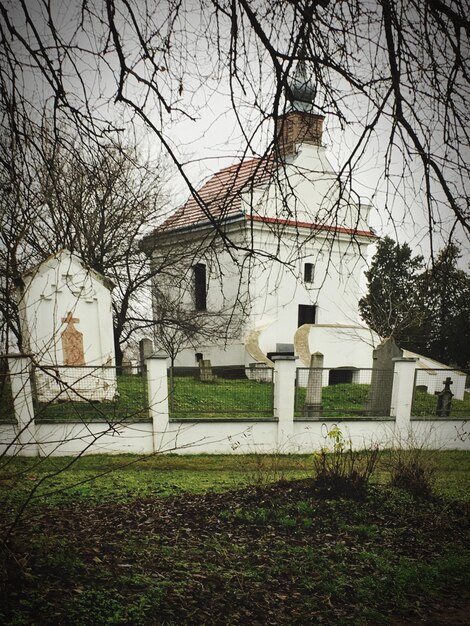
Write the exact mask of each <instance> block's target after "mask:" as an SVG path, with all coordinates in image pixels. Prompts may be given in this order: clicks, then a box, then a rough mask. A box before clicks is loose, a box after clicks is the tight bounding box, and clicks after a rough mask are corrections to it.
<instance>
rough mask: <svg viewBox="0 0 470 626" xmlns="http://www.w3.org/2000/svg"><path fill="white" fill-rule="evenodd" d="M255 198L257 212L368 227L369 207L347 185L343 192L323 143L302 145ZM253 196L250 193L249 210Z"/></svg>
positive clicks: (346, 225)
mask: <svg viewBox="0 0 470 626" xmlns="http://www.w3.org/2000/svg"><path fill="white" fill-rule="evenodd" d="M253 200H254V201H255V202H256V200H257V203H256V204H255V206H254V210H253V213H256V214H258V215H263V216H269V217H275V218H284V219H294V220H297V221H301V222H302V221H303V222H310V223H311V222H316V223H321V224H328V225H330V226H341V227H345V228H355V229H359V230H368V225H367V219H368V216H369V210H370V207H369V206H368V205H361V206H360V207H359V206H358V205H357V204H356V203H355V202H354V201H353V199H352V198H351V197H350V196H349V197H348V195H347V192H346V190H345V189H343V190H342V194H341V192H340V187H339V185H338V181H337V173H336V172H335V171H334V170H333V167H332V165H331V163H330V162H329V160H328V158H327V156H326V151H325V148H324V147H322V146H315V145H310V144H303V145H300V146H299V150H298V152H297V154H296V155H295V156H293V157H291V158H289V159H288V160H287V161H286V165H285V167H284V168H283V169H282V168H280V169H279V170H278V172H277V173H276V177H275V180H274V181H273V182H272V184H271V185H270V186H269V187H268V188H267V189H265V191H264V193H262V194H259V197H258V198H256V197H255V196H253ZM253 200H252V195H251V193H250V195H249V197H248V198H247V201H246V205H245V206H246V210H247V212H250V211H251V210H252V209H251V205H252V202H253Z"/></svg>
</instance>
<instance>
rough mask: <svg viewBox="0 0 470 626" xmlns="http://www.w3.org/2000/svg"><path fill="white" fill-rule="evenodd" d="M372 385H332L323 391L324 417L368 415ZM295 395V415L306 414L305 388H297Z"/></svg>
mask: <svg viewBox="0 0 470 626" xmlns="http://www.w3.org/2000/svg"><path fill="white" fill-rule="evenodd" d="M369 389H370V385H364V384H358V383H347V384H339V385H330V386H328V387H323V389H322V402H321V404H322V417H336V416H340V417H360V416H364V415H365V414H366V404H367V398H368V394H369ZM295 391H296V393H295V415H296V417H301V416H303V414H304V411H303V407H304V404H305V395H306V391H307V390H306V388H305V387H297V388H296V390H295Z"/></svg>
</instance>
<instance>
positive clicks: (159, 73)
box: [0, 0, 470, 236]
mask: <svg viewBox="0 0 470 626" xmlns="http://www.w3.org/2000/svg"><path fill="white" fill-rule="evenodd" d="M466 8H467V7H466V5H465V3H464V2H462V0H454V1H453V2H444V1H440V0H425V1H421V0H401V1H400V2H391V0H373V1H371V2H360V1H359V0H355V1H354V2H349V3H347V4H344V3H334V2H328V1H326V0H316V1H313V2H312V1H307V0H291V1H288V2H270V3H264V2H255V1H254V0H237V1H236V2H216V1H215V0H201V1H200V2H199V3H186V2H182V1H178V0H177V1H175V2H166V3H160V2H159V3H154V2H151V1H150V2H145V3H144V2H137V1H135V2H124V1H120V0H103V1H101V0H93V1H91V2H82V1H80V0H77V1H76V3H74V4H72V5H70V4H68V5H67V6H63V5H52V4H51V3H48V2H46V1H45V0H36V2H33V3H24V2H21V3H20V4H18V3H17V2H13V0H3V1H2V3H1V7H0V15H1V24H0V28H1V34H2V44H1V55H2V64H1V65H2V68H3V69H2V70H1V75H0V80H1V85H2V90H1V96H2V101H3V103H4V107H6V108H8V110H10V111H13V112H14V118H15V125H14V129H15V132H16V133H17V134H18V135H19V136H21V135H22V133H24V132H25V130H24V129H25V127H27V126H28V124H31V121H34V119H35V116H36V115H37V111H38V110H39V111H41V106H44V105H47V106H48V108H49V109H50V111H51V112H52V113H53V117H54V119H55V120H57V121H60V122H61V123H63V121H64V120H66V121H67V124H69V125H72V127H73V128H75V129H76V130H77V132H78V133H85V134H86V135H87V136H89V137H92V138H93V139H94V140H95V141H98V142H101V141H104V142H106V141H108V139H109V134H110V133H111V132H112V131H116V130H118V129H119V128H120V127H121V125H120V122H118V121H116V119H117V118H116V115H115V112H116V111H118V112H119V113H120V114H122V113H123V112H124V113H125V116H126V118H125V119H126V122H127V123H132V122H135V121H137V120H140V121H141V122H143V123H144V124H145V127H146V128H147V129H148V130H149V132H151V133H152V136H153V137H154V138H155V140H156V141H157V142H158V144H159V146H160V147H161V149H162V150H163V151H164V152H166V153H168V155H169V156H170V158H171V159H172V160H173V162H174V163H175V165H176V167H177V168H178V170H179V172H180V175H181V177H182V179H183V180H184V181H185V183H186V184H187V185H188V186H189V188H190V191H191V192H192V193H193V194H195V195H196V197H197V194H196V192H195V189H194V185H193V180H192V178H191V177H190V174H189V173H188V170H187V168H186V167H185V159H184V156H183V155H182V153H181V150H179V148H178V145H177V142H175V138H174V136H173V125H174V124H178V123H183V122H185V123H186V128H187V127H188V125H190V124H191V121H193V122H194V125H196V124H201V121H200V116H201V114H202V112H203V110H204V109H205V108H207V107H208V106H209V107H212V106H213V101H214V99H215V98H216V97H219V98H220V96H221V94H222V95H225V100H226V103H227V109H229V110H230V116H231V117H230V119H231V120H235V122H236V124H238V133H239V135H240V137H241V139H242V141H241V142H240V143H239V146H238V147H239V154H240V155H242V154H248V153H249V154H253V153H260V152H264V151H265V150H266V149H267V150H268V151H269V150H270V148H271V146H270V145H269V144H270V139H268V138H272V137H273V136H274V133H273V132H272V128H273V124H275V123H278V120H279V119H280V116H281V115H282V113H283V112H284V111H285V109H286V107H287V106H288V105H289V102H290V100H292V98H293V92H292V85H293V83H292V80H291V78H292V74H293V71H294V69H295V67H296V64H297V63H298V62H299V61H301V62H302V63H303V64H304V65H305V68H306V69H305V71H306V73H307V74H308V76H309V77H311V78H312V79H313V81H314V82H315V84H316V86H317V99H316V104H317V107H318V109H319V110H320V111H321V112H323V113H327V114H328V115H329V116H330V117H331V118H332V119H334V120H336V121H337V123H338V124H339V125H340V126H341V127H342V128H343V129H344V128H347V129H351V130H352V137H354V141H351V142H350V148H349V149H348V150H343V154H341V155H338V157H339V160H340V176H342V177H343V187H344V189H345V191H346V190H348V188H349V187H350V179H351V173H352V171H353V170H360V169H361V167H362V168H363V167H370V163H371V158H372V159H373V160H374V164H375V165H376V170H375V172H373V175H372V180H370V187H371V189H372V190H373V189H378V188H379V187H380V188H381V189H382V190H383V191H384V193H385V199H384V203H385V205H386V206H385V208H386V210H387V211H388V212H389V213H390V215H391V218H392V219H393V218H394V217H395V214H394V212H393V202H395V201H397V199H401V201H402V202H403V203H404V206H405V207H406V210H409V209H408V207H409V204H410V203H412V204H413V207H412V210H413V212H414V215H413V216H412V218H413V219H416V220H419V219H421V220H422V219H423V218H424V219H426V220H427V224H428V233H429V235H431V236H433V235H434V234H435V232H436V231H442V230H444V231H445V233H446V234H449V232H453V231H452V227H453V225H459V227H460V228H461V229H462V230H463V231H464V233H466V235H467V236H468V232H469V205H468V144H469V141H468V140H469V136H468V123H467V121H468V120H467V115H466V102H467V101H468V95H469V76H468V51H469V46H468V37H469V33H470V24H469V21H468V17H467V10H466ZM64 24H67V26H64ZM33 73H34V74H35V76H36V77H37V78H36V81H35V84H33V86H31V81H30V78H31V76H32V74H33ZM119 120H122V117H120V118H119ZM377 137H381V138H383V139H384V141H380V142H378V141H377ZM232 154H233V153H232ZM371 155H372V157H371ZM380 179H381V180H380ZM348 181H349V182H348ZM415 201H416V203H415ZM420 206H424V207H425V213H424V215H421V216H419V215H418V211H419V208H418V207H420ZM206 210H207V216H208V218H210V217H211V216H210V210H209V209H206Z"/></svg>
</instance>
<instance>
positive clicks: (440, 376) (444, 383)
mask: <svg viewBox="0 0 470 626" xmlns="http://www.w3.org/2000/svg"><path fill="white" fill-rule="evenodd" d="M411 416H412V417H450V418H452V417H456V418H460V417H467V418H470V370H469V371H465V370H455V369H449V368H445V369H435V370H434V369H433V370H431V369H417V370H416V372H415V384H414V393H413V403H412V406H411Z"/></svg>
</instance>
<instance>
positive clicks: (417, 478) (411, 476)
mask: <svg viewBox="0 0 470 626" xmlns="http://www.w3.org/2000/svg"><path fill="white" fill-rule="evenodd" d="M435 472H436V467H435V463H434V461H433V459H432V457H431V454H430V452H429V451H428V450H424V449H422V448H412V449H407V450H404V449H402V448H398V449H396V450H394V451H393V453H392V457H391V463H390V484H391V485H392V487H399V488H400V489H405V490H406V491H408V492H409V493H411V494H412V495H413V496H415V497H421V498H429V497H431V495H432V491H433V486H434V479H435Z"/></svg>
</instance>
